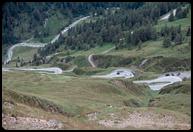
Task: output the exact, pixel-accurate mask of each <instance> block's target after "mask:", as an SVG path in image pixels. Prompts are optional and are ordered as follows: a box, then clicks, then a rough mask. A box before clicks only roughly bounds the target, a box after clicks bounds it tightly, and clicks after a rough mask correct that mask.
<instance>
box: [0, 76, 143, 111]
mask: <svg viewBox="0 0 193 132" xmlns="http://www.w3.org/2000/svg"><path fill="white" fill-rule="evenodd" d="M18 76H19V77H18ZM3 82H4V83H3V88H5V89H11V90H13V91H16V92H19V93H21V94H25V95H29V96H36V97H39V98H42V99H46V100H49V101H52V102H54V103H56V104H59V105H61V106H62V107H63V109H64V111H66V112H69V113H72V114H80V113H81V112H84V111H86V112H89V111H96V110H99V109H100V108H103V107H104V106H105V105H106V104H111V105H114V106H122V105H123V100H127V99H129V98H131V97H132V98H136V94H132V93H130V92H129V90H128V89H124V88H118V87H116V86H115V85H114V84H112V83H110V82H109V81H108V80H104V79H92V78H87V77H83V78H77V77H69V76H64V75H40V74H38V73H29V72H20V73H19V72H14V73H11V72H10V73H6V74H5V73H3ZM10 82H11V83H10ZM142 91H143V90H142ZM137 98H141V99H144V98H146V95H141V96H139V97H137Z"/></svg>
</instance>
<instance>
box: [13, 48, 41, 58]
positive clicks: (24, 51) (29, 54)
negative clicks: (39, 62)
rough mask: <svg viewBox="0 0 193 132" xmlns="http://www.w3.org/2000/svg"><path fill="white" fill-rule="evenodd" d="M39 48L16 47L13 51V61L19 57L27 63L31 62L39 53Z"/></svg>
mask: <svg viewBox="0 0 193 132" xmlns="http://www.w3.org/2000/svg"><path fill="white" fill-rule="evenodd" d="M37 50H38V48H31V47H16V48H15V49H14V50H13V58H12V59H13V60H14V59H17V57H18V56H19V57H20V58H23V59H24V60H25V61H27V60H31V59H32V58H33V55H34V54H35V53H37Z"/></svg>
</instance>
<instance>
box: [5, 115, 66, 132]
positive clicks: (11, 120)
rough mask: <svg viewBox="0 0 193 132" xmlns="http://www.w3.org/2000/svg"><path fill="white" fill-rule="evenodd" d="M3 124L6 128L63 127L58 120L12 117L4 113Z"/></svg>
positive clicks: (43, 128)
mask: <svg viewBox="0 0 193 132" xmlns="http://www.w3.org/2000/svg"><path fill="white" fill-rule="evenodd" d="M2 126H3V128H4V129H9V130H13V129H19V130H24V129H25V130H46V129H47V130H48V129H51V130H57V129H61V128H62V127H63V124H62V123H61V122H59V121H57V120H48V121H47V120H43V119H38V118H31V117H10V116H7V115H4V114H2Z"/></svg>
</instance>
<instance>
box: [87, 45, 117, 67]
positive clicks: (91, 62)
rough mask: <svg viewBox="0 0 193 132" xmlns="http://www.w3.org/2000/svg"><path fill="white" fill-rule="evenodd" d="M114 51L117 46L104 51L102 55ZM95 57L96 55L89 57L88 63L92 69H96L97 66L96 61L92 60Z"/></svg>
mask: <svg viewBox="0 0 193 132" xmlns="http://www.w3.org/2000/svg"><path fill="white" fill-rule="evenodd" d="M113 49H115V46H113V47H112V48H110V49H107V50H105V51H103V52H102V53H101V54H106V53H108V52H110V51H111V50H113ZM93 55H94V54H91V55H89V56H88V62H89V63H90V64H91V66H92V67H96V65H95V64H94V61H93V59H92V58H93Z"/></svg>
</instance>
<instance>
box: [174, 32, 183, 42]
mask: <svg viewBox="0 0 193 132" xmlns="http://www.w3.org/2000/svg"><path fill="white" fill-rule="evenodd" d="M174 42H175V44H176V45H178V44H182V34H179V33H178V34H177V35H176V37H175V39H174Z"/></svg>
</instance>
